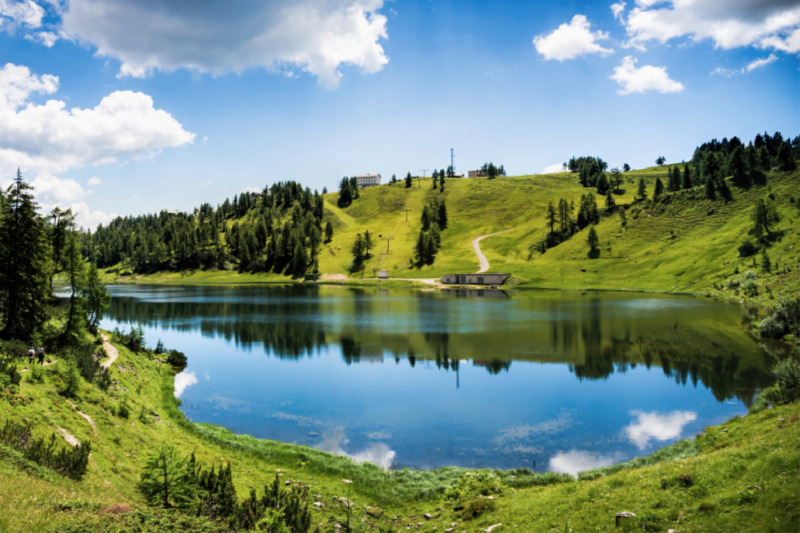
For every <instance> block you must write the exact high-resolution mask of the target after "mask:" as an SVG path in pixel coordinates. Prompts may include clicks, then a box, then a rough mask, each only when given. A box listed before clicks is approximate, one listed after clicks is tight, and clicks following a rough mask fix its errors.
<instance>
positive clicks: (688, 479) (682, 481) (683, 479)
mask: <svg viewBox="0 0 800 533" xmlns="http://www.w3.org/2000/svg"><path fill="white" fill-rule="evenodd" d="M678 484H679V485H680V486H681V487H683V488H687V489H688V488H689V487H691V486H692V485H694V479H693V478H692V473H691V472H681V473H680V474H678Z"/></svg>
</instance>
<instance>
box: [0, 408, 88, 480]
mask: <svg viewBox="0 0 800 533" xmlns="http://www.w3.org/2000/svg"><path fill="white" fill-rule="evenodd" d="M0 442H2V443H3V444H6V445H7V446H10V447H12V448H14V449H15V450H19V451H20V452H22V455H23V456H24V457H25V458H26V459H28V460H29V461H33V462H34V463H37V464H40V465H42V466H44V467H46V468H49V469H51V470H54V471H56V472H58V473H59V474H61V475H62V476H65V477H68V478H70V479H74V480H76V481H80V480H81V479H83V476H84V475H85V474H86V469H87V468H88V466H89V454H90V453H91V451H92V444H91V442H89V441H86V442H82V443H80V444H78V445H77V446H75V447H72V446H61V447H60V446H58V445H57V438H56V434H55V433H53V434H52V435H51V436H50V439H49V441H48V440H47V439H45V438H44V437H39V438H34V437H33V423H32V422H30V421H26V422H21V423H16V422H13V421H11V420H6V423H5V426H3V428H2V429H0Z"/></svg>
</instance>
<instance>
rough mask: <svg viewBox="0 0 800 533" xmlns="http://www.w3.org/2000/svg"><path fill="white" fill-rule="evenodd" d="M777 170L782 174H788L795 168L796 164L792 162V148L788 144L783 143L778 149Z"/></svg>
mask: <svg viewBox="0 0 800 533" xmlns="http://www.w3.org/2000/svg"><path fill="white" fill-rule="evenodd" d="M778 168H780V169H781V170H783V171H784V172H790V171H792V170H794V169H796V168H797V162H796V161H795V160H794V154H793V153H792V147H791V146H790V145H789V143H787V142H784V143H783V144H781V147H780V148H779V149H778Z"/></svg>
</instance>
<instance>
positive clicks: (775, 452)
mask: <svg viewBox="0 0 800 533" xmlns="http://www.w3.org/2000/svg"><path fill="white" fill-rule="evenodd" d="M119 351H120V358H119V359H118V361H117V362H116V363H115V364H114V367H113V369H112V372H113V379H115V380H119V382H120V383H119V386H118V387H117V388H115V389H114V390H112V391H110V392H109V393H108V394H105V393H102V392H100V391H99V390H98V389H96V388H95V387H94V386H92V385H88V384H86V383H84V384H83V385H82V389H81V392H80V397H79V398H77V399H76V400H75V405H76V406H77V408H78V409H80V410H81V411H82V412H83V413H85V414H87V415H89V416H90V417H91V418H92V420H93V421H94V423H95V426H96V429H93V428H92V426H91V425H90V424H89V423H88V422H87V421H86V420H85V419H84V418H83V417H81V416H80V415H79V414H78V413H77V412H76V410H75V408H73V407H72V406H71V405H70V404H69V403H67V402H66V401H65V399H63V398H62V397H60V396H59V395H58V393H57V388H58V386H59V383H60V377H59V369H58V365H53V366H50V367H47V368H46V374H47V380H46V382H45V383H44V384H32V383H29V382H28V381H27V377H26V378H25V379H24V380H23V383H22V385H21V394H22V396H24V398H25V400H24V401H20V400H18V399H16V400H14V405H12V403H11V401H10V400H9V399H8V398H7V397H4V398H3V399H0V419H6V418H13V419H15V420H20V419H23V418H28V419H31V420H34V421H36V423H37V427H38V430H37V431H38V432H41V433H46V434H49V433H50V432H52V431H54V430H55V429H56V427H60V428H63V429H65V430H66V431H68V432H69V433H71V434H73V435H75V436H77V437H78V438H79V439H91V440H92V446H93V448H92V449H93V451H92V455H91V458H90V463H89V471H88V473H87V476H86V478H85V479H84V480H83V481H82V482H74V481H71V480H68V479H65V478H62V477H60V476H58V475H56V474H53V473H51V472H49V471H47V470H44V469H42V468H39V467H37V466H36V465H33V464H30V463H28V462H26V461H25V460H24V459H22V458H21V457H20V456H19V454H18V453H16V452H14V451H13V450H10V449H8V448H6V447H5V446H1V445H0V531H26V532H28V531H63V530H64V528H65V527H66V524H68V523H70V522H73V521H75V520H89V521H97V523H96V524H94V525H93V526H92V529H91V530H95V531H101V530H104V529H103V528H102V527H101V525H103V524H105V527H110V526H111V525H112V524H113V523H114V521H115V520H118V519H116V518H113V517H104V518H100V517H98V513H99V511H100V510H101V509H103V508H104V507H106V506H109V505H111V504H113V503H127V504H130V505H132V506H134V507H136V506H139V507H142V506H144V502H143V501H142V500H141V498H140V496H139V495H138V493H137V491H136V485H135V484H136V481H137V480H138V475H139V471H140V468H141V466H142V465H143V463H144V460H145V456H146V455H147V453H149V452H150V451H151V450H153V449H154V447H156V446H157V445H159V444H160V443H161V442H162V441H166V442H168V443H171V444H174V445H177V446H179V447H180V449H181V450H183V451H184V452H185V453H187V454H188V453H189V452H191V451H194V452H195V453H196V454H197V456H198V458H199V459H200V460H201V461H203V462H204V463H206V464H207V465H210V464H215V465H220V464H222V463H223V462H224V461H230V463H231V464H232V468H233V473H234V480H235V482H236V485H237V489H238V492H239V496H240V498H244V497H245V496H246V495H247V492H248V491H249V488H250V487H251V486H255V487H256V488H258V489H259V492H261V490H263V489H262V487H263V485H264V483H266V482H268V481H270V480H271V479H272V478H273V477H274V475H275V469H278V468H279V469H281V470H282V472H283V474H282V475H283V478H284V479H292V480H299V481H302V482H304V483H306V484H308V485H310V486H311V493H312V494H321V495H322V496H323V498H322V501H323V502H324V503H325V504H326V506H325V507H324V508H322V509H321V510H317V509H316V508H315V509H314V511H313V513H314V521H315V523H322V524H324V530H325V531H333V524H334V523H335V522H340V523H341V521H342V519H343V518H342V512H341V508H337V507H336V506H335V505H334V502H333V500H332V498H333V497H334V496H345V495H346V494H347V488H348V486H346V485H343V484H342V483H341V481H340V480H341V479H342V478H344V477H347V478H349V479H352V480H354V483H353V484H352V485H349V487H350V489H351V490H352V494H350V498H351V499H352V500H353V501H354V502H355V504H356V516H355V522H356V523H357V524H358V527H360V528H363V530H365V531H378V526H383V527H384V528H387V527H389V526H392V525H394V530H403V531H404V530H405V527H403V526H404V525H405V524H408V523H414V524H416V523H420V522H422V523H423V525H422V526H421V527H420V528H419V529H418V530H419V531H433V528H434V527H436V531H443V530H445V529H446V528H448V527H451V526H450V524H451V523H453V522H456V523H458V526H457V527H456V529H455V531H469V532H474V531H480V530H483V529H485V528H486V527H488V526H489V525H492V524H497V523H503V524H504V528H507V529H506V530H512V529H514V526H517V527H516V529H515V530H516V531H526V532H527V531H549V530H555V531H563V529H564V524H565V523H566V522H569V527H571V528H573V530H574V531H588V530H592V531H595V530H601V531H602V530H613V529H614V526H613V524H614V515H615V514H616V513H617V512H618V511H623V510H626V511H632V512H634V513H636V514H637V518H636V521H635V522H634V523H632V524H630V527H631V528H634V527H635V528H636V529H637V530H641V528H642V526H646V527H648V528H650V529H649V530H654V531H657V530H661V531H666V530H667V529H668V528H675V529H677V530H679V531H681V532H683V533H686V532H690V531H790V530H791V531H793V530H797V525H798V524H797V521H798V516H799V514H798V513H799V511H800V503H798V499H797V494H798V492H799V491H800V481H799V476H800V451H799V450H798V447H797V442H798V436H800V435H798V429H799V428H800V424H798V414H799V413H798V405H797V404H794V405H791V406H786V407H781V408H777V409H771V410H768V411H764V412H762V413H761V414H759V415H751V416H747V417H745V418H743V419H734V420H732V421H730V422H728V423H726V424H724V425H723V426H720V427H713V428H707V430H706V434H705V436H704V437H702V438H698V439H697V440H696V441H682V442H680V443H678V444H676V445H674V446H672V447H670V448H667V449H663V450H661V451H659V452H657V453H656V454H654V455H653V456H652V457H651V458H649V459H644V460H639V461H637V463H639V464H640V465H641V466H640V467H638V468H631V469H629V470H622V471H619V472H613V470H614V469H605V470H599V471H595V472H593V473H590V474H589V475H584V478H586V479H585V480H582V481H579V482H571V481H566V480H563V478H562V479H561V480H559V479H557V476H554V475H544V476H541V475H535V476H529V475H524V474H521V473H518V474H517V475H516V476H512V473H511V472H498V473H497V475H498V477H499V478H500V479H501V480H502V481H503V482H504V484H505V487H504V490H503V493H502V494H500V495H495V502H496V505H497V508H496V510H495V511H493V512H489V513H485V515H484V516H481V517H479V518H476V519H473V520H468V521H467V520H465V519H464V518H463V516H462V515H461V513H456V512H454V511H453V506H454V505H455V502H453V501H450V500H445V499H444V498H443V496H442V493H443V490H444V489H445V488H446V487H447V486H449V485H451V484H452V483H453V482H454V481H455V480H456V479H457V478H458V476H459V475H460V474H462V473H463V472H465V470H464V469H459V468H445V469H439V470H435V471H404V472H396V473H393V474H392V473H388V472H385V471H382V470H380V469H378V468H377V467H374V466H372V465H366V464H363V465H355V464H353V463H351V462H350V461H349V460H348V459H346V458H344V457H338V456H333V455H329V454H326V453H324V452H321V451H318V450H314V449H310V448H307V447H303V446H295V445H291V444H285V443H279V442H274V441H267V440H258V439H254V438H251V437H248V436H236V435H234V434H232V433H230V432H229V431H227V430H224V429H222V428H218V427H214V426H208V425H195V424H191V423H189V422H186V421H185V420H183V418H182V416H181V415H180V412H179V411H178V410H177V407H176V401H175V399H174V397H173V396H172V380H173V373H172V372H171V370H170V369H168V368H167V367H166V366H165V365H163V364H160V363H157V362H155V361H152V360H150V359H149V358H148V357H147V356H145V355H143V354H134V353H131V352H130V351H128V350H126V349H125V348H122V347H119ZM159 384H161V386H160V387H159ZM123 399H124V400H126V401H127V402H128V404H129V405H130V411H131V417H130V419H128V420H125V419H121V418H118V417H115V416H113V415H112V409H113V408H115V407H116V406H118V405H119V403H120V401H122V400H123ZM142 413H143V416H142ZM686 474H689V475H690V476H691V486H684V485H688V483H686V482H684V485H681V478H680V477H679V476H680V475H684V478H683V479H687V478H686V477H685V476H686ZM588 478H594V479H588ZM535 483H541V485H536V484H535ZM545 483H550V484H545ZM662 485H663V488H662ZM755 485H758V486H759V487H760V489H763V490H759V489H748V488H747V487H748V486H755ZM514 487H516V488H514ZM376 504H377V505H379V506H381V507H382V508H384V510H385V511H386V512H385V514H384V515H383V517H382V518H380V519H374V518H367V517H366V515H365V511H364V509H365V506H367V505H376ZM439 508H442V510H441V511H436V509H439ZM424 513H431V514H432V515H433V518H432V519H431V520H430V521H425V520H424V519H423V514H424ZM394 516H397V517H398V520H397V521H392V520H391V518H392V517H394ZM329 517H333V520H334V521H331V522H328V518H329ZM362 518H367V521H366V522H363V521H362ZM401 524H402V525H401ZM500 531H501V532H502V530H500Z"/></svg>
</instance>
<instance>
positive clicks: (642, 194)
mask: <svg viewBox="0 0 800 533" xmlns="http://www.w3.org/2000/svg"><path fill="white" fill-rule="evenodd" d="M636 196H637V197H638V198H639V199H640V200H645V199H647V186H646V185H645V183H644V178H639V189H638V190H637V191H636Z"/></svg>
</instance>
